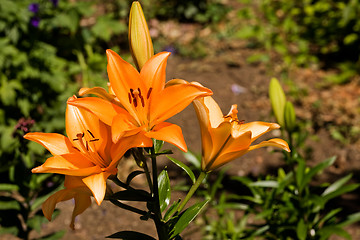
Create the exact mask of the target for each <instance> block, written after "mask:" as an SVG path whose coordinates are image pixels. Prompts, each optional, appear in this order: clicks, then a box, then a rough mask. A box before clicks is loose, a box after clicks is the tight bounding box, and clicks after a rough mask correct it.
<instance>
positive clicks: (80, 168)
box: [24, 97, 152, 205]
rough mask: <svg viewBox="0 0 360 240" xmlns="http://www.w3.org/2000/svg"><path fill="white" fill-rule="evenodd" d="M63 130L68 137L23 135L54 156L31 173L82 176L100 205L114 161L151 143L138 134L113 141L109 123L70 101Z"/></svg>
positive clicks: (56, 134) (49, 134)
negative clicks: (136, 148)
mask: <svg viewBox="0 0 360 240" xmlns="http://www.w3.org/2000/svg"><path fill="white" fill-rule="evenodd" d="M74 98H75V97H71V98H69V99H68V101H71V100H73V99H74ZM66 133H67V136H68V137H65V136H63V135H61V134H58V133H39V132H34V133H28V134H26V135H25V136H24V138H26V139H28V140H31V141H35V142H37V143H40V144H41V145H43V146H44V147H45V148H47V149H48V150H49V151H50V153H51V154H52V155H53V157H50V158H48V159H47V160H46V161H45V163H44V164H42V165H41V166H39V167H36V168H34V169H32V172H33V173H59V174H65V175H69V176H79V177H82V181H83V183H84V184H85V185H86V186H87V187H88V188H89V189H90V190H91V192H92V193H93V195H94V198H95V200H96V202H97V204H99V205H100V203H101V202H102V200H103V199H104V196H105V191H106V180H107V178H108V177H109V176H110V175H115V174H116V173H117V168H116V167H117V164H118V162H119V161H120V159H121V158H122V156H123V155H124V153H125V152H126V151H127V150H128V149H130V148H133V147H148V146H151V145H152V142H151V140H149V141H148V139H146V138H145V139H142V138H141V137H139V138H136V139H134V138H131V139H130V138H127V137H124V138H122V139H121V140H119V141H118V142H117V143H116V144H114V143H113V142H112V141H111V132H110V127H109V126H107V125H106V124H104V123H103V122H101V121H100V120H99V118H98V117H96V116H95V115H94V114H92V113H91V112H89V111H87V110H86V109H82V108H78V107H76V106H72V105H69V104H68V105H67V109H66Z"/></svg>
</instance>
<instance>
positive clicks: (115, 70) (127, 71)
mask: <svg viewBox="0 0 360 240" xmlns="http://www.w3.org/2000/svg"><path fill="white" fill-rule="evenodd" d="M106 55H107V59H108V66H107V71H108V76H109V81H110V84H111V87H112V89H113V91H114V92H115V95H116V97H117V98H118V99H119V101H120V103H121V104H122V105H123V106H124V107H125V108H126V110H128V111H129V113H130V114H131V115H132V116H136V111H135V108H134V106H133V105H132V104H131V103H130V102H129V91H130V89H137V88H140V89H141V90H142V91H143V92H145V90H146V88H145V85H144V83H143V82H142V81H141V80H140V74H139V72H138V71H137V70H136V69H135V68H134V67H133V66H132V65H131V64H130V63H128V62H126V61H124V60H123V59H122V58H121V57H120V56H119V55H118V54H117V53H115V52H114V51H112V50H110V49H108V50H106Z"/></svg>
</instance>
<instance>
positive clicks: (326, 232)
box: [317, 226, 351, 240]
mask: <svg viewBox="0 0 360 240" xmlns="http://www.w3.org/2000/svg"><path fill="white" fill-rule="evenodd" d="M317 233H318V235H320V236H321V237H322V238H321V239H328V238H329V237H330V236H331V235H333V234H336V235H338V236H340V237H343V238H345V239H348V240H351V235H350V234H349V233H348V232H346V231H345V230H344V229H342V228H341V227H338V226H327V227H323V228H321V229H319V230H318V232H317Z"/></svg>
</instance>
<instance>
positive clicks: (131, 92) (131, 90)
mask: <svg viewBox="0 0 360 240" xmlns="http://www.w3.org/2000/svg"><path fill="white" fill-rule="evenodd" d="M133 92H134V89H132V88H130V94H131V97H132V98H134V97H135V96H134V93H133Z"/></svg>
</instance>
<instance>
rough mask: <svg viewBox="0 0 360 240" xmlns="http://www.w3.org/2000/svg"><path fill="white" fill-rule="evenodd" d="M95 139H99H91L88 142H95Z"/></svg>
mask: <svg viewBox="0 0 360 240" xmlns="http://www.w3.org/2000/svg"><path fill="white" fill-rule="evenodd" d="M96 141H99V139H98V138H95V139H91V140H90V141H89V142H96Z"/></svg>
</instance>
